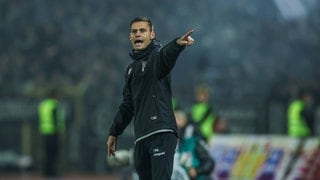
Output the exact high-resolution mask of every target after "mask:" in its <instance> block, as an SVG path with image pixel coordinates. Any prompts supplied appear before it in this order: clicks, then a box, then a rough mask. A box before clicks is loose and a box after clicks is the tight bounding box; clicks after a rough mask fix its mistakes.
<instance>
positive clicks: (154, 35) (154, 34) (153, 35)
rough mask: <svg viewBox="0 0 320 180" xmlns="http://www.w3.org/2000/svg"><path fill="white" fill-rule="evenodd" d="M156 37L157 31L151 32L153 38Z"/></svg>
mask: <svg viewBox="0 0 320 180" xmlns="http://www.w3.org/2000/svg"><path fill="white" fill-rule="evenodd" d="M155 37H156V33H155V32H154V31H152V32H151V39H154V38H155Z"/></svg>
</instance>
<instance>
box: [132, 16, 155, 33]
mask: <svg viewBox="0 0 320 180" xmlns="http://www.w3.org/2000/svg"><path fill="white" fill-rule="evenodd" d="M141 21H143V22H147V23H148V25H149V27H150V31H153V25H152V22H151V20H150V19H149V18H147V17H144V16H142V17H135V18H134V19H133V20H132V21H131V22H130V28H131V26H132V24H133V23H135V22H141Z"/></svg>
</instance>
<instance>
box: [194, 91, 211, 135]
mask: <svg viewBox="0 0 320 180" xmlns="http://www.w3.org/2000/svg"><path fill="white" fill-rule="evenodd" d="M195 95H196V103H195V104H194V105H193V106H192V109H191V118H192V120H193V121H195V122H196V123H197V124H198V125H199V128H200V131H201V133H202V135H203V136H204V137H205V138H206V139H207V140H210V138H211V137H212V136H213V135H214V125H215V120H216V115H215V113H214V112H213V109H212V107H211V105H210V103H209V88H208V87H207V86H205V85H200V86H198V87H197V88H196V92H195Z"/></svg>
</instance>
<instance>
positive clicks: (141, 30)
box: [139, 29, 147, 33]
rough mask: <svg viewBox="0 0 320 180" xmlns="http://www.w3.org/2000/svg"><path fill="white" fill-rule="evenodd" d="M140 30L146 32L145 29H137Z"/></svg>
mask: <svg viewBox="0 0 320 180" xmlns="http://www.w3.org/2000/svg"><path fill="white" fill-rule="evenodd" d="M139 31H140V32H142V33H144V32H146V31H147V30H146V29H139Z"/></svg>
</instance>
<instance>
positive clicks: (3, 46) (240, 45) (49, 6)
mask: <svg viewBox="0 0 320 180" xmlns="http://www.w3.org/2000/svg"><path fill="white" fill-rule="evenodd" d="M302 4H303V5H304V8H305V9H306V12H307V13H306V16H304V17H301V18H299V17H297V18H296V19H290V20H287V19H284V18H283V17H282V16H281V13H280V12H279V9H278V8H277V6H276V4H275V3H274V1H268V2H259V1H257V2H252V1H250V0H242V1H234V2H232V3H230V2H227V1H226V2H225V1H211V0H205V1H193V0H177V1H170V0H163V1H159V2H153V1H148V0H142V1H139V2H136V1H121V2H119V1H116V0H107V1H104V0H92V1H84V0H81V1H78V0H65V1H60V0H59V1H49V0H44V1H41V0H28V1H23V0H0V87H1V88H0V98H8V97H9V98H10V97H15V98H16V97H18V98H29V97H41V95H42V94H43V92H42V91H45V90H46V89H49V88H52V87H59V89H60V90H61V92H62V95H65V96H69V97H74V96H77V97H78V98H79V99H80V101H81V102H82V103H83V104H84V109H80V111H83V116H81V118H83V122H84V123H83V124H81V126H83V127H86V128H85V129H84V130H83V132H82V133H84V134H85V135H83V136H84V141H86V140H89V141H90V142H92V144H89V145H87V144H86V146H91V147H86V148H84V151H86V150H87V149H97V148H98V147H96V146H97V144H101V143H104V138H105V133H106V132H105V130H106V129H108V124H109V122H110V121H112V117H113V115H114V114H113V112H115V110H116V109H117V105H118V104H119V99H120V98H119V97H120V96H121V91H122V86H123V84H122V82H123V78H124V74H123V72H124V69H125V67H126V66H127V64H128V63H129V62H130V61H131V59H130V57H129V55H128V54H129V51H130V44H129V40H128V32H129V22H130V20H131V19H132V18H133V17H135V16H141V15H143V16H148V17H150V18H151V20H152V21H153V22H154V26H155V30H156V33H157V38H158V39H160V40H161V42H163V44H165V43H166V42H168V41H170V40H171V39H173V38H174V37H176V36H177V35H179V34H180V33H181V32H184V31H187V30H188V29H190V28H193V29H194V30H195V32H194V38H195V39H196V45H195V46H194V48H192V49H190V50H188V51H186V53H185V54H184V55H182V56H181V58H180V60H179V61H178V62H177V65H176V67H175V69H174V71H173V73H172V74H173V76H172V79H173V81H172V85H173V90H174V91H173V93H174V96H175V97H176V98H177V99H178V100H179V102H180V103H181V104H182V105H183V106H184V107H189V106H191V104H192V103H193V101H194V95H193V93H194V91H193V90H194V87H195V86H196V85H198V84H199V83H205V84H207V85H208V86H209V87H211V88H212V89H211V91H213V92H214V93H213V94H214V103H215V105H216V106H217V107H218V109H219V103H221V104H224V105H225V106H228V105H229V104H231V105H237V103H240V104H242V102H244V104H250V103H251V102H252V101H254V102H255V103H258V104H265V103H266V101H272V100H275V101H277V100H279V101H283V102H284V103H287V102H288V101H289V99H290V97H292V95H293V94H294V93H295V92H297V90H298V89H299V88H300V87H303V88H308V89H309V90H310V91H311V92H313V94H314V97H315V101H316V102H319V99H320V97H319V92H320V85H319V83H318V81H319V80H318V77H320V71H319V70H318V69H319V68H318V67H319V66H320V61H319V59H320V53H319V51H318V49H319V47H320V33H319V32H320V28H319V27H320V21H319V19H320V18H319V17H320V6H319V5H320V4H319V2H317V1H313V0H308V1H305V2H303V3H302ZM235 101H236V102H237V103H235ZM73 103H75V104H76V103H78V101H75V102H73ZM221 104H220V105H221ZM252 106H255V104H253V105H251V106H250V107H248V108H251V107H252ZM257 114H258V113H257ZM231 115H232V113H231ZM259 119H263V118H262V117H259ZM230 124H232V123H230ZM244 124H245V123H244ZM253 124H254V123H253ZM251 129H255V128H254V127H253V128H251ZM231 130H232V129H231ZM249 133H251V132H249ZM94 142H95V143H94ZM92 151H93V152H92V153H93V154H95V153H96V150H92ZM100 151H104V149H102V150H100ZM87 152H88V154H89V155H87V156H88V157H87V159H88V161H91V159H92V158H91V157H90V156H91V154H90V152H91V150H87ZM90 158H91V159H90ZM101 164H102V162H101ZM88 168H95V167H93V166H91V164H90V163H88Z"/></svg>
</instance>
